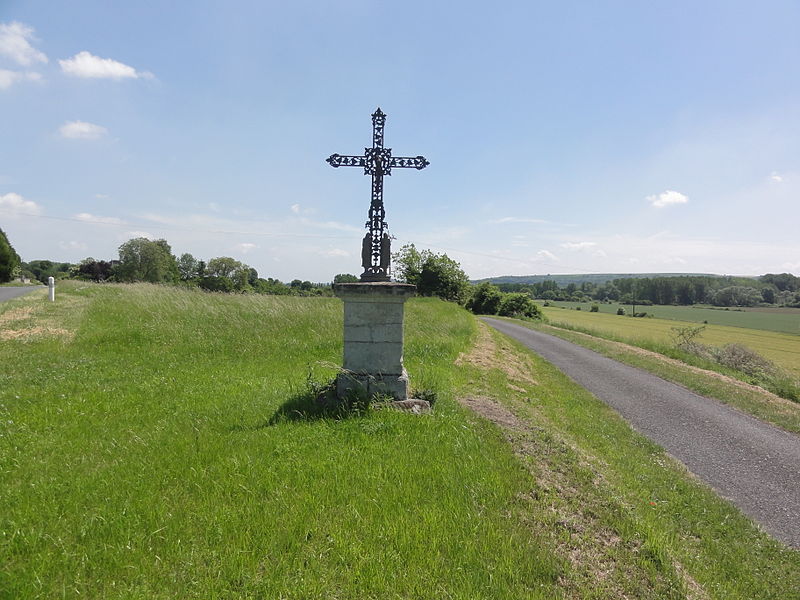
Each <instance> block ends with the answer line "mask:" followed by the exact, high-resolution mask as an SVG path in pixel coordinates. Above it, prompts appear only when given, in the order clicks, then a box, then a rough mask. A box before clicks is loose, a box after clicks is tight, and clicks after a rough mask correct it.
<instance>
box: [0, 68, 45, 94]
mask: <svg viewBox="0 0 800 600" xmlns="http://www.w3.org/2000/svg"><path fill="white" fill-rule="evenodd" d="M41 80H42V76H41V74H39V73H36V72H34V71H29V72H25V73H23V72H21V71H9V70H8V69H0V90H7V89H8V88H10V87H11V86H12V85H14V84H15V83H17V82H18V81H41Z"/></svg>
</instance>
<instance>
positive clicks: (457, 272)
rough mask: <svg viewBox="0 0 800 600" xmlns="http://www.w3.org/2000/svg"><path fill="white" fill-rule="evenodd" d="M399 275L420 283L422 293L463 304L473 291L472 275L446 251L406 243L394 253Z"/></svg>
mask: <svg viewBox="0 0 800 600" xmlns="http://www.w3.org/2000/svg"><path fill="white" fill-rule="evenodd" d="M393 261H394V265H395V266H394V274H395V277H396V278H397V279H398V280H399V281H402V282H404V283H410V284H412V285H416V286H417V292H418V293H419V294H420V295H421V296H438V297H439V298H442V299H443V300H449V301H451V302H458V303H459V304H462V303H463V302H464V301H465V300H466V298H467V294H468V291H469V277H468V276H467V274H466V273H464V271H463V270H462V269H461V265H460V264H459V263H457V262H456V261H454V260H453V259H452V258H449V257H448V256H447V255H446V254H435V253H433V252H431V251H430V250H423V251H422V252H420V251H419V250H417V248H416V246H414V244H406V245H405V246H403V247H402V248H400V250H399V251H398V252H397V253H396V254H395V255H394V256H393Z"/></svg>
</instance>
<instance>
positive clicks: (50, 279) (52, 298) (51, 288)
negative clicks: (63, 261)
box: [47, 277, 56, 302]
mask: <svg viewBox="0 0 800 600" xmlns="http://www.w3.org/2000/svg"><path fill="white" fill-rule="evenodd" d="M47 287H48V288H49V291H50V302H55V301H56V280H55V279H54V278H53V277H48V278H47Z"/></svg>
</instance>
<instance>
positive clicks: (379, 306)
mask: <svg viewBox="0 0 800 600" xmlns="http://www.w3.org/2000/svg"><path fill="white" fill-rule="evenodd" d="M416 289H417V288H416V286H413V285H408V284H405V283H392V282H388V281H387V282H379V283H378V282H376V283H337V284H334V286H333V293H334V294H336V296H337V297H339V298H341V299H342V300H343V301H344V371H343V372H342V373H341V374H340V375H339V377H338V378H337V380H336V393H337V395H338V396H339V397H344V396H346V395H347V393H348V392H350V391H351V390H353V391H356V392H357V393H366V394H367V395H368V396H374V395H376V394H379V395H386V396H391V397H393V398H395V399H396V400H405V399H407V398H408V374H407V373H406V370H405V369H404V368H403V309H404V304H405V301H406V300H408V299H409V298H410V297H411V296H413V295H414V292H415V291H416Z"/></svg>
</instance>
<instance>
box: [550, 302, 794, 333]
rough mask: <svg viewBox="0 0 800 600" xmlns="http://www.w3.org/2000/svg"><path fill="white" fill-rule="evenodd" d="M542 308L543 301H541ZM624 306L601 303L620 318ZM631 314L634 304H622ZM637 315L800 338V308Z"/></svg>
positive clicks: (691, 309)
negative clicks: (773, 332) (621, 308)
mask: <svg viewBox="0 0 800 600" xmlns="http://www.w3.org/2000/svg"><path fill="white" fill-rule="evenodd" d="M537 302H538V303H539V304H540V305H541V301H537ZM550 304H551V305H552V306H561V307H565V308H570V309H575V308H576V307H580V308H581V312H582V311H588V310H589V308H590V307H591V306H592V304H593V303H592V302H554V301H551V302H550ZM620 306H621V305H620V304H617V303H612V304H603V303H598V307H599V311H600V312H601V313H607V314H614V315H616V312H617V309H618V308H619V307H620ZM622 306H623V308H624V309H625V311H626V312H628V313H630V311H631V306H630V304H626V305H622ZM636 312H646V313H647V314H648V315H650V314H652V315H653V316H654V317H655V318H657V319H672V320H675V321H688V322H692V323H703V322H707V323H708V324H709V325H726V326H729V327H744V328H747V329H762V330H764V331H777V332H780V333H792V334H796V335H800V308H781V307H775V308H768V307H767V308H761V307H757V308H731V309H730V310H725V309H722V308H712V307H709V306H661V305H655V306H640V305H637V306H636Z"/></svg>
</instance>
